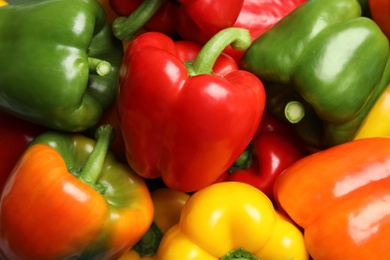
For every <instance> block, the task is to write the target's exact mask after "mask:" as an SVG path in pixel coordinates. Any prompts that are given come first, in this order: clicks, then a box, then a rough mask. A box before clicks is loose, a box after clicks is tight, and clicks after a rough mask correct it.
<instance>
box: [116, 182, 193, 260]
mask: <svg viewBox="0 0 390 260" xmlns="http://www.w3.org/2000/svg"><path fill="white" fill-rule="evenodd" d="M151 196H152V200H153V205H154V217H153V224H152V226H151V227H150V228H149V230H148V231H147V232H146V233H145V235H144V236H143V237H142V238H141V240H140V241H138V242H137V244H136V245H135V246H134V247H133V248H132V249H131V250H129V252H127V253H126V254H125V255H124V256H122V257H121V258H119V260H154V259H156V253H157V249H158V246H159V245H160V242H161V239H162V237H163V235H164V234H165V233H166V232H167V231H168V230H169V229H170V228H171V227H172V226H174V225H176V224H177V223H179V220H180V214H181V211H182V209H183V207H184V205H185V204H186V202H187V200H188V199H189V198H190V195H189V194H187V193H185V192H180V191H175V190H172V189H168V188H159V189H156V190H153V191H152V192H151Z"/></svg>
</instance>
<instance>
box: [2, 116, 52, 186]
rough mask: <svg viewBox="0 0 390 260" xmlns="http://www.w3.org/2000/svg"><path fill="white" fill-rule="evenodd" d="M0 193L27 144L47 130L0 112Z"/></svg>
mask: <svg viewBox="0 0 390 260" xmlns="http://www.w3.org/2000/svg"><path fill="white" fill-rule="evenodd" d="M0 122H1V124H0V147H1V149H0V162H1V163H0V191H2V190H3V187H4V184H5V182H6V180H7V178H8V176H9V175H10V173H11V171H12V169H13V168H14V166H15V164H16V162H17V161H18V159H19V157H20V156H21V155H22V154H23V152H24V150H25V149H26V148H27V146H28V144H29V143H30V142H31V141H32V140H33V139H34V138H35V137H37V136H38V135H39V134H41V133H43V132H44V131H46V130H47V129H46V128H44V127H41V126H38V125H35V124H32V123H29V122H27V121H24V120H21V119H19V118H16V117H14V116H11V115H9V114H7V113H5V112H4V111H0Z"/></svg>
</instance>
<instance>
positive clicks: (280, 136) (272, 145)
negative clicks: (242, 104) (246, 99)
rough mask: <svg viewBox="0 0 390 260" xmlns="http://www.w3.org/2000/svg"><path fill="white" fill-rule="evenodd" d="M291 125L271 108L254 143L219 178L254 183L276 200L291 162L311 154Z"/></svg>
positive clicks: (265, 112) (263, 119) (265, 114)
mask: <svg viewBox="0 0 390 260" xmlns="http://www.w3.org/2000/svg"><path fill="white" fill-rule="evenodd" d="M299 141H300V140H299V138H298V137H297V136H296V134H295V133H294V131H293V130H292V129H291V127H290V126H289V125H287V124H285V123H284V122H282V121H280V120H278V119H277V118H276V117H274V116H273V115H272V114H271V113H269V112H268V111H267V110H265V111H264V114H263V118H262V120H261V123H260V126H259V128H258V130H257V133H256V134H255V136H254V137H253V139H252V142H251V144H250V145H249V146H248V148H247V149H246V150H245V151H244V153H242V155H241V156H240V157H239V158H238V159H237V161H236V162H235V163H234V164H233V165H232V167H230V169H229V170H228V171H226V172H225V173H224V174H223V175H222V176H221V177H220V178H219V179H218V182H220V181H239V182H244V183H248V184H251V185H252V186H254V187H256V188H258V189H259V190H261V191H262V192H263V193H265V195H267V196H268V198H270V200H271V201H272V202H275V201H274V197H273V186H274V183H275V180H276V178H277V177H278V176H279V175H280V174H281V173H282V172H283V171H284V170H285V169H286V168H287V167H288V166H290V165H291V164H293V163H294V162H296V161H297V160H299V159H301V158H303V157H304V156H306V155H307V151H306V149H305V148H304V145H303V143H302V142H299Z"/></svg>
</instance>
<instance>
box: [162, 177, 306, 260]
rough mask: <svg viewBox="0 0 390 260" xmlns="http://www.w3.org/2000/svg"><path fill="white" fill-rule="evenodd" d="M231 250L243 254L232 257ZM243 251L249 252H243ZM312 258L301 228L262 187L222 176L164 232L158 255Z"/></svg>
mask: <svg viewBox="0 0 390 260" xmlns="http://www.w3.org/2000/svg"><path fill="white" fill-rule="evenodd" d="M233 251H234V252H235V253H236V254H237V255H236V256H238V255H239V256H241V257H242V258H239V257H237V258H234V257H232V255H234V253H233ZM243 256H245V257H243ZM290 258H291V259H297V260H302V259H308V253H307V251H306V248H305V244H304V241H303V235H302V233H301V231H300V230H299V229H298V228H297V227H296V226H295V225H294V224H292V222H290V221H289V220H287V219H286V218H285V217H284V216H283V215H281V214H279V212H277V211H275V209H274V208H273V205H272V203H271V201H270V200H269V199H268V197H267V196H265V195H264V193H262V192H261V191H259V190H258V189H256V188H254V187H253V186H251V185H248V184H246V183H241V182H221V183H216V184H212V185H210V186H208V187H206V188H204V189H202V190H199V191H197V192H196V193H194V194H193V195H191V197H190V198H189V200H188V201H187V203H186V204H185V205H184V208H183V210H182V214H181V217H180V222H179V224H177V225H175V226H173V227H172V228H170V229H169V230H168V232H167V233H166V234H165V235H164V237H163V239H162V241H161V244H160V247H159V249H158V251H157V257H156V259H158V260H165V259H166V260H168V259H170V260H176V259H177V260H179V259H180V260H185V259H192V260H195V259H199V260H217V259H223V260H230V259H250V260H256V259H290Z"/></svg>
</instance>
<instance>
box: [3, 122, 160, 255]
mask: <svg viewBox="0 0 390 260" xmlns="http://www.w3.org/2000/svg"><path fill="white" fill-rule="evenodd" d="M96 133H97V140H96V141H95V140H93V139H91V138H88V137H86V136H83V135H81V134H70V133H60V132H45V133H43V134H41V135H39V136H38V137H36V138H34V140H33V141H32V142H31V143H30V144H29V147H28V148H27V149H26V150H25V152H24V153H23V155H22V156H21V158H20V160H19V161H18V163H17V164H16V165H15V167H14V168H13V170H12V172H11V175H10V177H9V178H8V179H7V182H6V184H5V186H4V191H3V193H2V194H1V200H0V252H1V253H0V254H1V255H3V257H4V258H3V259H7V260H27V259H28V260H53V259H99V260H114V259H115V260H116V259H118V258H119V257H121V256H122V255H124V254H125V253H126V252H127V251H128V250H129V249H130V248H131V247H132V246H133V245H134V244H135V243H137V241H138V240H139V239H140V238H141V237H142V236H143V235H144V234H145V233H146V231H147V230H148V228H149V226H150V224H151V223H152V219H153V202H152V199H151V196H150V192H149V190H148V188H147V186H146V183H145V182H144V180H143V179H142V178H141V177H140V176H138V175H137V174H136V173H135V172H133V171H132V170H131V169H130V168H129V167H128V165H127V164H124V163H119V162H117V161H116V159H115V157H114V156H113V155H112V154H111V153H110V152H109V151H108V147H109V144H110V140H111V139H112V137H113V129H112V127H110V126H109V125H105V126H101V127H99V128H98V129H97V131H96Z"/></svg>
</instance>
